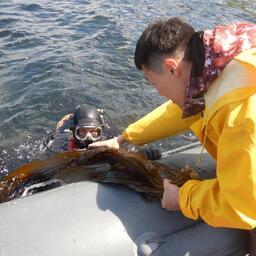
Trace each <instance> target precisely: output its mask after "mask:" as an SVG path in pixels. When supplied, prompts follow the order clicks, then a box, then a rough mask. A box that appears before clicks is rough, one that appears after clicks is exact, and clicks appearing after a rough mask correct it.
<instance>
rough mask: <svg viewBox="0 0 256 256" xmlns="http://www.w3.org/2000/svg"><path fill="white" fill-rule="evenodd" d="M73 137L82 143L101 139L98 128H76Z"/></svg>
mask: <svg viewBox="0 0 256 256" xmlns="http://www.w3.org/2000/svg"><path fill="white" fill-rule="evenodd" d="M75 136H76V138H77V139H78V140H82V141H86V140H88V141H96V140H99V139H100V138H101V128H98V127H77V128H76V130H75Z"/></svg>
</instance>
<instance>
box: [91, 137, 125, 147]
mask: <svg viewBox="0 0 256 256" xmlns="http://www.w3.org/2000/svg"><path fill="white" fill-rule="evenodd" d="M120 136H121V135H120ZM120 136H118V137H114V138H112V139H109V140H103V141H96V142H94V143H92V144H89V148H98V147H106V148H116V149H119V148H120V144H121V139H120Z"/></svg>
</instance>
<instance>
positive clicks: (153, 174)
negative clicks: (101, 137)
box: [0, 148, 199, 202]
mask: <svg viewBox="0 0 256 256" xmlns="http://www.w3.org/2000/svg"><path fill="white" fill-rule="evenodd" d="M164 178H167V179H170V180H171V182H172V183H173V184H176V185H177V186H182V185H183V184H184V183H185V182H186V181H188V180H190V179H199V177H198V175H197V173H196V172H195V171H194V170H192V169H190V168H183V169H181V170H177V168H172V167H168V166H166V165H164V164H161V163H159V162H155V161H151V160H148V159H146V158H145V156H143V155H141V154H139V153H134V152H127V151H124V150H116V149H111V148H107V149H106V148H97V149H91V150H86V151H72V152H61V153H56V154H55V155H53V156H51V157H48V158H46V159H43V160H34V161H31V162H30V163H28V164H26V165H24V166H22V167H20V168H18V169H16V170H14V171H12V172H11V173H10V174H9V175H7V176H5V177H4V179H3V180H2V181H1V182H0V202H6V201H9V200H11V199H13V198H17V197H20V196H21V195H22V193H23V191H24V190H25V189H26V188H27V187H28V186H29V185H31V184H33V183H37V182H42V181H46V180H51V179H58V180H61V181H63V182H64V183H73V182H78V181H83V180H89V181H94V182H99V183H112V184H121V185H124V186H127V187H129V188H131V189H133V190H135V191H137V192H139V193H141V194H143V195H144V196H145V197H146V198H147V199H149V200H155V199H161V198H162V195H163V185H162V184H163V179H164Z"/></svg>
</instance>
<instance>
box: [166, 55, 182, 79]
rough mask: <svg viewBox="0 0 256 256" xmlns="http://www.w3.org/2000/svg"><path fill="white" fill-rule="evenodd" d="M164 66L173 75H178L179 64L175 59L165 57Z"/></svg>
mask: <svg viewBox="0 0 256 256" xmlns="http://www.w3.org/2000/svg"><path fill="white" fill-rule="evenodd" d="M163 65H164V68H165V69H167V70H168V71H169V72H171V73H172V74H173V75H175V76H178V75H179V64H178V63H177V61H176V60H175V59H172V58H166V59H165V60H164V62H163Z"/></svg>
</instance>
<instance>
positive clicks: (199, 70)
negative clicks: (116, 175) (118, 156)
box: [92, 18, 256, 229]
mask: <svg viewBox="0 0 256 256" xmlns="http://www.w3.org/2000/svg"><path fill="white" fill-rule="evenodd" d="M135 65H136V67H137V68H138V69H140V70H142V71H143V73H144V76H145V79H147V80H148V81H149V82H150V83H151V84H152V85H153V86H154V87H155V88H156V89H157V90H158V92H159V94H160V95H162V96H165V97H167V98H168V99H169V101H168V102H166V103H165V104H163V105H161V106H160V107H158V108H157V109H155V110H154V111H153V112H151V113H149V114H148V115H146V116H145V117H143V118H142V119H140V120H139V121H137V122H135V123H134V124H131V125H130V126H129V127H128V128H127V129H126V130H125V131H124V132H123V134H122V135H120V136H118V137H116V138H113V139H111V140H108V141H105V142H99V143H98V144H97V143H95V144H93V145H92V146H102V145H105V146H111V147H116V148H118V147H119V146H120V145H121V144H122V143H123V142H124V141H127V142H130V143H133V144H137V145H141V144H145V143H149V142H152V141H154V140H158V139H160V138H164V137H167V136H172V135H175V134H177V133H180V132H183V131H185V130H187V129H191V130H192V131H193V132H194V133H195V134H196V135H197V137H198V138H199V140H200V141H201V142H202V144H203V146H204V147H205V148H206V150H207V151H208V152H209V153H210V154H211V156H212V157H213V158H215V159H216V161H217V170H216V175H217V177H216V178H214V179H209V180H204V181H198V180H191V181H188V182H186V183H185V184H184V185H183V186H182V187H181V188H178V187H177V186H175V185H173V184H171V183H170V182H169V181H167V180H165V181H164V195H163V198H162V206H163V207H164V208H166V209H168V210H178V209H180V210H181V211H182V213H183V214H184V215H185V216H186V217H188V218H192V219H198V218H199V217H201V218H202V219H203V220H204V221H205V222H207V223H208V224H209V225H211V226H214V227H231V228H241V229H254V228H255V227H256V25H254V24H251V23H235V24H232V25H229V26H218V27H216V28H215V29H213V30H206V31H201V32H195V31H194V29H193V28H192V27H191V26H190V25H188V24H187V23H185V22H183V21H181V20H180V19H178V18H171V19H168V20H163V21H156V22H154V23H153V24H150V25H149V26H148V27H147V28H146V30H145V31H144V32H143V34H142V35H141V37H140V39H139V40H138V42H137V45H136V50H135Z"/></svg>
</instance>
